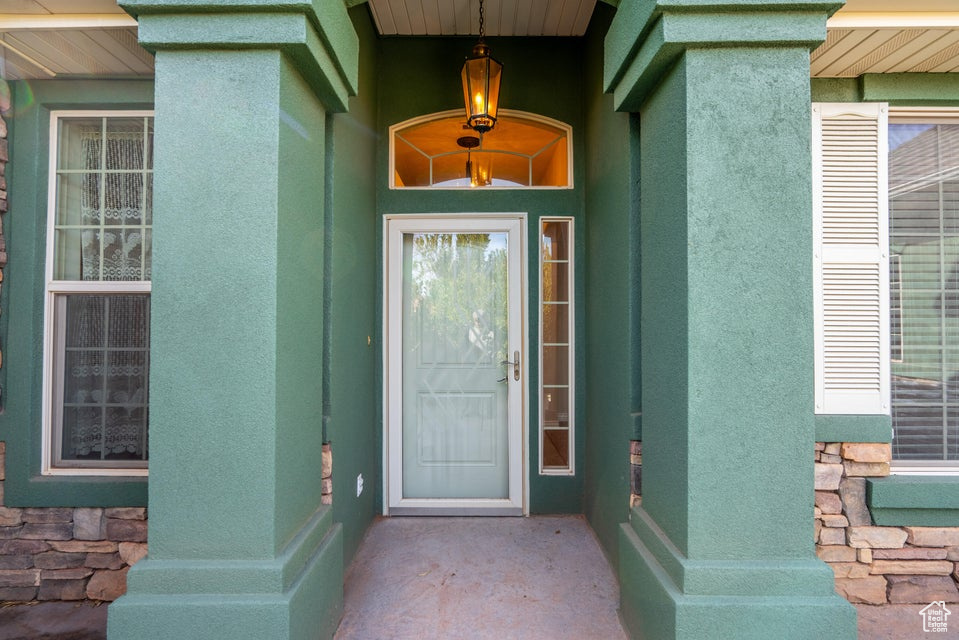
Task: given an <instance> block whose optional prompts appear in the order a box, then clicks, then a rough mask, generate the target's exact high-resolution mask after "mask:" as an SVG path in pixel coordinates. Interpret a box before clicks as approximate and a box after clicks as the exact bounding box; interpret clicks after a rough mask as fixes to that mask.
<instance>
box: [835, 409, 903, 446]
mask: <svg viewBox="0 0 959 640" xmlns="http://www.w3.org/2000/svg"><path fill="white" fill-rule="evenodd" d="M816 442H892V417H890V416H888V415H884V414H883V415H830V414H817V415H816Z"/></svg>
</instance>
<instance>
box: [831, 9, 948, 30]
mask: <svg viewBox="0 0 959 640" xmlns="http://www.w3.org/2000/svg"><path fill="white" fill-rule="evenodd" d="M956 27H959V11H896V12H893V13H872V12H865V11H863V12H849V13H847V12H844V11H839V12H838V13H836V14H835V15H833V16H832V17H831V18H829V20H827V21H826V28H827V29H954V28H956Z"/></svg>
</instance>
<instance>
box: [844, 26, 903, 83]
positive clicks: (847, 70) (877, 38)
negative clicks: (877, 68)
mask: <svg viewBox="0 0 959 640" xmlns="http://www.w3.org/2000/svg"><path fill="white" fill-rule="evenodd" d="M899 33H900V32H898V31H896V30H894V29H879V30H876V31H873V32H872V33H870V34H869V37H867V38H865V39H863V40H862V41H860V42H859V43H858V44H857V45H856V46H855V47H852V48H850V49H847V50H846V52H845V54H844V55H843V57H842V58H841V59H839V60H837V61H836V62H835V63H833V64H832V65H830V66H829V67H827V68H826V72H827V73H831V74H832V75H837V76H846V77H849V76H857V75H859V74H860V73H863V70H862V69H864V68H868V67H869V66H871V65H872V64H874V63H875V62H876V61H878V60H880V59H881V57H882V53H881V51H883V50H884V51H887V52H888V51H891V50H892V48H891V45H890V44H889V43H890V41H893V40H895V39H896V37H897V35H898V34H899ZM902 42H903V41H900V44H902Z"/></svg>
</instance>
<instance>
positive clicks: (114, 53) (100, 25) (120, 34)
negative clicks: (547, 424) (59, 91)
mask: <svg viewBox="0 0 959 640" xmlns="http://www.w3.org/2000/svg"><path fill="white" fill-rule="evenodd" d="M152 75H153V56H152V55H150V54H149V53H148V52H147V51H145V50H144V49H142V48H141V47H140V45H139V44H137V30H136V21H135V20H134V19H133V18H131V17H130V16H128V15H127V14H126V13H125V12H124V11H123V9H121V8H120V7H118V6H117V3H116V0H2V12H0V77H3V78H4V79H7V80H21V79H36V78H54V77H61V76H74V77H77V76H152Z"/></svg>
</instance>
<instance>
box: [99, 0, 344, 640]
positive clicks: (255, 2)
mask: <svg viewBox="0 0 959 640" xmlns="http://www.w3.org/2000/svg"><path fill="white" fill-rule="evenodd" d="M275 4H276V5H277V6H275V7H274V6H273V5H272V4H271V3H269V2H264V1H263V0H229V1H228V0H222V1H215V0H130V1H129V2H126V3H125V4H124V6H125V8H126V9H127V10H128V11H130V13H132V14H134V15H135V16H137V17H138V19H139V23H140V31H139V35H140V41H141V43H142V44H143V45H144V46H145V47H147V48H148V49H150V50H153V51H155V52H156V121H155V122H156V137H155V152H154V158H155V160H154V167H155V178H154V199H153V204H154V226H153V234H154V236H153V247H154V249H153V294H152V319H151V362H150V376H151V385H150V394H151V398H150V419H151V425H150V480H149V516H150V520H149V523H150V525H149V545H150V551H149V557H148V559H146V560H145V561H143V562H141V563H139V564H137V566H136V567H135V568H134V569H133V570H131V571H130V573H129V576H128V593H127V595H125V596H124V597H122V598H121V599H120V600H118V601H117V602H115V603H114V604H113V605H111V607H110V614H109V629H108V633H109V637H110V638H111V639H116V640H126V639H133V638H138V639H150V640H185V639H188V638H189V639H193V638H197V639H199V638H202V639H203V640H215V639H223V640H227V639H229V640H237V639H241V638H250V639H253V638H256V639H260V640H262V639H264V638H270V639H274V638H320V637H329V636H331V635H332V633H333V631H334V630H335V629H336V625H337V623H338V621H339V615H340V611H341V606H342V574H343V558H342V535H341V533H340V528H339V526H338V525H334V524H333V520H332V512H331V510H330V508H329V507H326V506H321V504H320V493H321V489H320V477H321V447H322V420H321V417H322V385H323V380H322V377H321V374H320V372H321V365H322V344H323V339H322V336H323V327H322V318H323V286H324V285H323V262H324V261H323V246H324V237H323V207H324V182H325V179H324V171H325V155H326V152H327V146H326V141H325V135H324V133H325V122H326V117H327V112H329V111H335V110H342V109H343V108H344V106H345V104H346V100H347V96H348V95H349V94H350V93H351V92H352V91H353V87H354V86H355V75H356V61H357V43H356V36H355V33H354V32H353V29H352V25H351V23H350V21H349V18H348V16H347V13H346V9H345V7H344V5H343V3H341V2H330V1H328V0H313V1H312V2H308V1H304V2H299V3H279V2H277V3H275ZM281 6H282V8H281Z"/></svg>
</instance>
